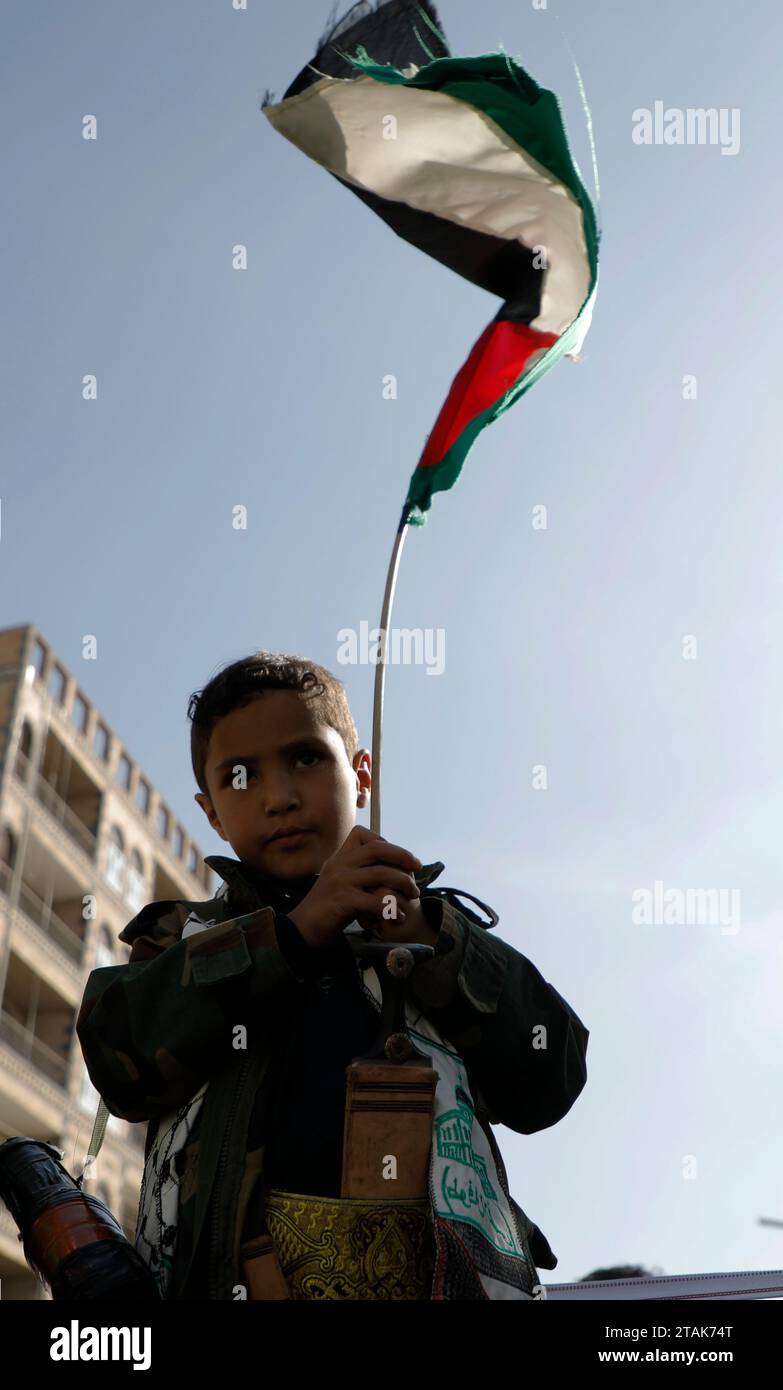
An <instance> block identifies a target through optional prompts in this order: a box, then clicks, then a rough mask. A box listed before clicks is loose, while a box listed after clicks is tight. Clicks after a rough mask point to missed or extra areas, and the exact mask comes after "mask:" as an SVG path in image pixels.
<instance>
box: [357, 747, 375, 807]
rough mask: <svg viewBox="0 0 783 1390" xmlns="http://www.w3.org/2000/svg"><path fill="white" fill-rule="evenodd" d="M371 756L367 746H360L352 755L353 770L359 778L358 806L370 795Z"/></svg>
mask: <svg viewBox="0 0 783 1390" xmlns="http://www.w3.org/2000/svg"><path fill="white" fill-rule="evenodd" d="M371 769H372V757H371V755H370V751H369V749H368V748H360V749H359V750H358V752H357V753H356V754H355V755H354V759H353V770H354V772H355V773H356V775H357V777H358V779H359V787H358V792H359V798H358V801H357V805H358V806H364V805H366V803H367V801H368V800H369V796H370V788H371V786H372V771H371Z"/></svg>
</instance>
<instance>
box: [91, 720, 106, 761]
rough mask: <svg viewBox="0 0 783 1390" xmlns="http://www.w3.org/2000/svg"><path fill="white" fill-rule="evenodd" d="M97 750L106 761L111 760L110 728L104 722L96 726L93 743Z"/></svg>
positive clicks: (99, 755)
mask: <svg viewBox="0 0 783 1390" xmlns="http://www.w3.org/2000/svg"><path fill="white" fill-rule="evenodd" d="M93 747H94V749H95V752H96V753H97V754H98V757H99V758H102V759H103V761H104V762H108V760H109V730H108V729H107V728H105V727H104V725H103V724H96V726H95V742H94V744H93Z"/></svg>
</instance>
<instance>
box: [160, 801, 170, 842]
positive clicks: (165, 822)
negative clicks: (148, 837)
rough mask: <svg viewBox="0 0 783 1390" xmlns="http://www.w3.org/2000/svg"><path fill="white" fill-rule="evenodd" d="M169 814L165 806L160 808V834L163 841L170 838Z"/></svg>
mask: <svg viewBox="0 0 783 1390" xmlns="http://www.w3.org/2000/svg"><path fill="white" fill-rule="evenodd" d="M169 823H170V822H169V813H168V811H167V810H166V807H165V806H159V807H158V834H159V835H160V837H161V839H163V840H167V839H168V838H169Z"/></svg>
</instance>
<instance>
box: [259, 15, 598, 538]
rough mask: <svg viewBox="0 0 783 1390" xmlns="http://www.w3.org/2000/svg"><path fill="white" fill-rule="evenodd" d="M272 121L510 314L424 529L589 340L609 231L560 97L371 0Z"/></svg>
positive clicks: (431, 485) (273, 107)
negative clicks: (517, 408)
mask: <svg viewBox="0 0 783 1390" xmlns="http://www.w3.org/2000/svg"><path fill="white" fill-rule="evenodd" d="M422 57H424V58H425V59H426V62H425V63H424V65H423V66H417V60H421V59H422ZM263 109H264V112H265V114H266V115H267V117H268V118H269V120H270V121H271V123H272V125H273V126H274V127H275V129H276V130H278V131H279V132H280V134H281V135H284V136H285V137H286V139H288V140H290V141H291V142H292V144H294V145H297V146H298V148H299V149H300V150H302V151H303V152H304V153H305V154H307V155H309V157H310V158H311V159H314V160H315V161H316V162H317V163H318V164H321V165H322V166H323V167H324V168H325V169H328V171H329V172H330V173H331V174H333V175H334V177H335V178H337V179H339V180H340V182H341V183H343V184H345V186H346V188H350V189H351V191H352V192H353V193H355V194H356V195H357V196H358V197H359V198H361V199H362V201H363V202H364V203H366V204H367V205H368V207H370V208H372V210H373V211H374V212H376V213H377V214H378V216H379V217H382V218H383V219H384V221H385V222H387V223H388V224H389V226H390V227H391V228H392V230H393V231H395V232H396V233H397V235H398V236H401V237H404V238H405V240H406V241H409V242H411V243H412V244H413V245H414V246H418V247H419V249H420V250H422V251H425V252H426V253H427V254H428V255H430V256H433V257H434V258H435V259H436V260H438V261H441V262H442V264H444V265H447V266H449V267H450V268H451V269H452V270H455V271H456V272H457V273H458V274H459V275H463V276H464V277H465V279H467V280H470V281H471V282H472V283H473V284H475V285H480V286H481V287H482V289H485V290H488V291H489V292H490V294H493V295H497V296H498V297H499V298H500V299H502V300H503V304H502V307H501V308H500V310H499V311H498V313H497V315H496V317H495V318H494V319H493V320H492V322H491V323H490V324H489V326H488V327H487V328H486V329H485V330H484V332H483V333H482V334H481V337H480V338H479V339H478V341H477V342H476V344H475V345H474V347H473V349H472V351H471V352H470V355H469V356H468V358H467V361H466V362H465V363H464V365H463V366H462V367H461V368H460V370H459V372H458V373H457V376H456V377H455V379H454V382H453V384H452V387H451V390H450V392H449V394H448V397H447V399H446V401H445V404H444V406H443V408H442V410H441V412H440V415H439V416H438V419H437V421H436V423H435V426H434V428H433V430H432V432H431V434H430V435H429V437H428V439H427V443H426V446H425V448H424V452H423V454H422V456H421V458H420V460H419V463H418V465H417V467H416V470H415V472H414V473H413V476H412V478H411V481H410V486H409V490H408V496H407V498H406V502H405V507H404V509H403V517H404V518H406V519H407V520H409V521H411V522H413V523H414V524H417V525H421V524H422V523H423V522H424V520H425V517H424V513H425V512H426V511H427V510H428V509H429V507H430V505H431V500H432V494H433V493H434V492H439V491H443V490H444V489H446V488H450V487H451V486H452V485H453V483H454V482H455V481H456V479H457V477H458V475H459V472H460V469H461V468H462V464H463V462H464V460H465V458H466V456H467V454H468V451H469V449H470V447H471V445H472V443H473V441H474V440H475V438H476V436H477V435H478V434H479V433H480V431H481V430H482V429H483V428H484V426H485V425H488V424H490V423H491V422H492V421H493V420H496V419H497V418H498V416H499V415H501V414H502V413H503V412H504V411H505V410H507V409H508V407H509V406H510V405H513V403H514V402H515V401H516V400H517V399H518V398H519V397H520V396H522V395H523V394H524V393H525V391H527V390H529V388H530V387H531V386H532V385H533V384H534V383H535V382H536V381H538V380H539V378H540V377H542V376H543V375H544V373H545V372H547V371H548V370H549V368H550V367H552V366H554V364H555V362H557V361H559V359H560V358H561V357H562V356H563V355H564V354H568V355H569V356H570V357H576V355H577V354H578V352H579V350H580V348H581V345H582V342H583V340H584V337H585V334H586V333H587V330H588V328H589V326H590V318H591V314H592V307H593V302H594V299H595V294H596V288H597V283H598V241H599V233H598V230H597V227H596V219H595V213H594V210H593V206H592V203H591V201H590V198H589V197H588V195H587V192H586V191H585V188H584V186H583V184H582V181H581V178H580V176H579V173H578V171H577V168H576V165H575V163H574V160H573V158H572V156H571V153H570V150H569V147H568V140H567V137H566V133H565V127H564V123H563V118H562V114H561V111H560V107H559V104H558V100H557V97H556V96H555V95H554V93H553V92H550V91H547V90H546V89H545V88H543V87H539V86H538V84H537V83H536V82H534V80H533V78H532V77H530V76H529V75H528V73H527V72H525V70H524V69H523V68H522V67H520V66H519V64H517V63H515V62H514V60H513V59H511V58H509V57H508V56H507V55H506V54H505V53H502V52H501V53H488V54H483V55H481V56H479V57H476V58H455V57H452V56H451V54H450V53H449V49H448V46H447V43H446V40H445V39H444V37H443V34H442V32H441V30H440V24H439V20H438V16H437V13H436V11H435V8H434V6H433V5H432V4H431V3H429V0H422V3H421V4H417V3H416V2H415V0H378V3H376V4H375V5H374V6H373V5H372V4H370V3H369V0H362V3H360V4H357V5H354V6H353V7H352V8H351V10H350V11H349V12H348V14H347V15H346V16H345V17H344V18H343V19H342V20H341V21H340V22H339V23H338V24H336V25H334V26H333V27H331V28H330V29H329V31H328V32H327V33H326V34H325V35H324V36H323V38H322V39H321V41H320V44H319V48H318V51H317V53H316V55H315V57H314V58H313V60H312V63H311V64H308V65H307V66H306V67H305V68H303V69H302V71H301V72H300V73H299V75H298V77H297V78H296V79H295V81H294V82H292V84H291V86H290V87H289V88H288V90H287V92H286V93H285V96H284V97H283V100H282V101H280V102H278V103H274V104H273V103H271V102H270V101H266V102H265V104H264V107H263ZM392 304H393V299H392Z"/></svg>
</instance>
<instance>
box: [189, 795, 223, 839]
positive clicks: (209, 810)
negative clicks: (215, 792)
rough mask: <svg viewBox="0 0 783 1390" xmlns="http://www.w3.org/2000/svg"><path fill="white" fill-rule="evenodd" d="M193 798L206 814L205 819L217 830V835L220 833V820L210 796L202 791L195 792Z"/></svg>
mask: <svg viewBox="0 0 783 1390" xmlns="http://www.w3.org/2000/svg"><path fill="white" fill-rule="evenodd" d="M193 800H194V801H197V802H198V804H199V806H200V807H201V809H202V811H203V812H204V815H205V816H206V818H207V820H208V821H209V823H210V825H211V826H212V829H213V830H217V832H218V834H219V835H220V834H222V831H221V828H220V821H219V820H218V816H217V812H216V810H215V808H214V806H213V805H212V802H211V800H210V798H209V797H208V796H206V795H205V794H204V792H195V793H194V796H193Z"/></svg>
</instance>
